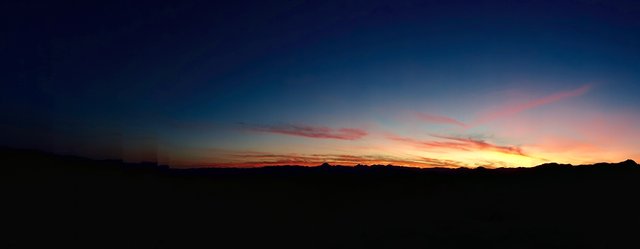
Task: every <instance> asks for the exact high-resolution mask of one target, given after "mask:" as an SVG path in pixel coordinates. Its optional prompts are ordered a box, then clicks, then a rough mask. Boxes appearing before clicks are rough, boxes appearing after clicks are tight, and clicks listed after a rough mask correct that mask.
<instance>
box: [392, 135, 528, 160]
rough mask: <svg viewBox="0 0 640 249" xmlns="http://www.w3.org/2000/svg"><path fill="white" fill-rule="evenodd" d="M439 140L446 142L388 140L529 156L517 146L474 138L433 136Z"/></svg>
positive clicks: (417, 144) (399, 138) (434, 147)
mask: <svg viewBox="0 0 640 249" xmlns="http://www.w3.org/2000/svg"><path fill="white" fill-rule="evenodd" d="M432 136H434V137H437V138H441V139H444V140H445V141H433V140H418V139H413V138H409V137H401V136H395V135H390V136H387V138H389V139H391V140H393V141H397V142H402V143H405V144H410V145H413V146H415V147H418V148H425V149H454V150H462V151H483V150H490V151H497V152H501V153H505V154H512V155H520V156H527V155H526V154H525V153H524V152H523V151H522V149H521V148H520V147H516V146H501V145H495V144H491V143H489V142H486V141H483V140H477V139H472V138H458V137H450V136H439V135H432Z"/></svg>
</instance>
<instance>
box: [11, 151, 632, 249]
mask: <svg viewBox="0 0 640 249" xmlns="http://www.w3.org/2000/svg"><path fill="white" fill-rule="evenodd" d="M0 158H1V159H2V165H3V169H2V171H3V174H2V175H3V177H2V179H3V181H2V182H3V183H4V184H3V193H5V194H4V195H3V209H4V211H3V214H4V217H5V218H4V219H3V225H4V226H5V227H6V228H8V229H7V232H5V239H4V240H3V242H2V243H3V244H5V245H4V246H3V248H42V247H63V248H196V247H197V248H258V247H260V248H262V247H277V248H635V247H636V246H635V245H637V244H638V243H639V241H638V240H637V239H636V237H637V235H636V233H637V229H636V228H637V224H640V214H639V213H640V212H638V210H640V204H639V201H638V198H637V196H638V193H640V167H639V166H638V165H637V164H636V163H635V162H634V161H632V160H627V161H624V162H620V163H598V164H594V165H577V166H571V165H566V164H556V163H549V164H543V165H540V166H538V167H534V168H498V169H486V168H481V169H480V168H479V169H466V168H460V169H445V168H434V169H418V168H409V167H400V166H383V165H372V166H365V165H360V166H358V167H345V166H336V165H333V166H329V165H328V164H325V165H324V167H303V166H283V167H263V168H251V169H229V168H219V169H211V168H209V169H172V168H169V167H166V166H161V165H157V164H155V163H143V164H131V163H124V162H122V161H119V160H90V159H85V158H80V157H73V156H58V155H52V154H47V153H42V152H36V151H28V150H15V149H6V148H5V149H2V150H0Z"/></svg>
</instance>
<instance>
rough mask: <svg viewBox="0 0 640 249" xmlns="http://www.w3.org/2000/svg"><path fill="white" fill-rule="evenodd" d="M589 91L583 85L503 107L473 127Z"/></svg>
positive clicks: (478, 120)
mask: <svg viewBox="0 0 640 249" xmlns="http://www.w3.org/2000/svg"><path fill="white" fill-rule="evenodd" d="M590 89H591V85H589V84H587V85H583V86H581V87H579V88H577V89H574V90H571V91H565V92H558V93H554V94H551V95H548V96H545V97H542V98H539V99H535V100H532V101H528V102H525V103H521V104H517V105H510V106H505V107H503V108H501V109H499V110H497V111H494V112H491V113H488V114H486V115H483V116H481V117H479V118H477V119H476V120H475V121H474V122H473V125H479V124H484V123H488V122H491V121H493V120H496V119H499V118H503V117H508V116H512V115H516V114H518V113H520V112H523V111H526V110H529V109H532V108H535V107H538V106H542V105H547V104H551V103H554V102H558V101H561V100H564V99H568V98H572V97H577V96H580V95H583V94H585V93H586V92H588V91H589V90H590Z"/></svg>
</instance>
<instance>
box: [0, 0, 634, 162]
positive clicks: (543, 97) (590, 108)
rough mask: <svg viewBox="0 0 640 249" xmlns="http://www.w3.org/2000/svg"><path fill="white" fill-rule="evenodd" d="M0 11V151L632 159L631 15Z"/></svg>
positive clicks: (452, 10) (347, 4) (394, 5)
mask: <svg viewBox="0 0 640 249" xmlns="http://www.w3.org/2000/svg"><path fill="white" fill-rule="evenodd" d="M1 9H2V12H3V13H2V15H1V16H2V23H3V24H4V25H3V27H2V28H3V30H4V32H3V33H4V34H5V38H3V39H2V41H0V42H1V43H0V48H2V49H1V50H0V56H2V58H4V59H3V60H2V68H3V71H4V73H3V74H2V76H0V80H1V81H2V85H1V86H0V90H1V91H0V110H1V111H2V113H3V117H2V119H1V120H0V121H1V122H0V145H2V146H9V147H20V148H35V149H41V150H46V151H52V152H55V153H63V154H74V155H81V156H88V157H94V158H123V159H124V160H127V161H154V160H157V161H159V162H161V163H166V164H170V165H172V166H176V167H196V166H243V167H248V166H262V165H282V164H300V165H318V164H320V163H322V162H329V163H332V164H344V165H355V164H358V163H362V164H388V163H391V164H397V165H408V166H419V167H433V166H435V167H459V166H464V167H476V166H485V167H503V166H504V167H514V166H533V165H537V164H540V163H544V162H551V161H555V162H561V163H573V164H580V163H593V162H600V161H614V162H615V161H622V160H625V159H627V158H631V159H634V160H636V161H640V129H638V128H637V127H640V100H639V99H638V97H637V96H638V94H637V93H638V92H640V63H639V62H640V3H638V2H637V1H599V0H571V1H229V2H227V3H222V2H219V1H180V2H179V3H177V2H176V3H158V2H157V1H108V2H106V3H95V2H93V1H87V2H78V3H59V2H50V1H34V2H29V1H26V2H25V1H20V2H15V3H3V6H2V8H1Z"/></svg>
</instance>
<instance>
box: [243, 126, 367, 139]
mask: <svg viewBox="0 0 640 249" xmlns="http://www.w3.org/2000/svg"><path fill="white" fill-rule="evenodd" d="M243 128H244V129H246V130H250V131H256V132H266V133H276V134H284V135H291V136H301V137H310V138H330V139H341V140H356V139H360V138H362V137H364V136H366V135H367V134H368V132H366V131H364V130H361V129H355V128H342V129H332V128H328V127H320V126H307V125H290V124H289V125H278V126H275V125H253V126H251V125H243Z"/></svg>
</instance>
